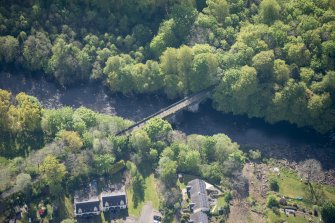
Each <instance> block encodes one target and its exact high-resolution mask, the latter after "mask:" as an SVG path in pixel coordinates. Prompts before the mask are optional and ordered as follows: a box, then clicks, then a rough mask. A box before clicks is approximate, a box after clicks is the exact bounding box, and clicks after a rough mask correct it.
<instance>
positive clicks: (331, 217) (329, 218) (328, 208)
mask: <svg viewBox="0 0 335 223" xmlns="http://www.w3.org/2000/svg"><path fill="white" fill-rule="evenodd" d="M321 216H322V220H323V221H324V222H325V223H334V222H335V204H334V203H332V202H329V201H328V202H326V203H324V204H323V205H322V208H321Z"/></svg>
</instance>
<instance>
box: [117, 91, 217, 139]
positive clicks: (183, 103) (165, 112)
mask: <svg viewBox="0 0 335 223" xmlns="http://www.w3.org/2000/svg"><path fill="white" fill-rule="evenodd" d="M211 89H212V88H209V89H206V90H203V91H200V92H198V93H196V94H193V95H191V96H189V97H185V98H184V99H182V100H180V101H178V102H176V103H174V104H172V105H170V106H168V107H166V108H163V109H161V110H160V111H158V112H156V113H154V114H152V115H150V116H148V117H146V118H144V119H143V120H141V121H139V122H137V123H135V124H133V125H131V126H129V127H128V128H127V129H125V130H122V131H120V132H118V133H117V134H116V135H123V134H128V133H130V132H132V131H133V130H135V129H137V128H140V127H142V126H143V125H145V124H146V123H147V121H149V120H150V119H151V118H154V117H159V118H162V119H164V118H167V117H169V116H170V115H172V114H174V113H176V112H178V111H180V110H183V109H185V108H187V107H188V106H190V105H193V104H197V103H199V102H201V101H202V100H204V99H205V98H207V97H208V93H209V92H210V91H211Z"/></svg>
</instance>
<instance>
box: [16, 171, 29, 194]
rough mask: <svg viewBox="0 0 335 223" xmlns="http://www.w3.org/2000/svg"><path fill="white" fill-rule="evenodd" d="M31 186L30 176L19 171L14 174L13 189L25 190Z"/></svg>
mask: <svg viewBox="0 0 335 223" xmlns="http://www.w3.org/2000/svg"><path fill="white" fill-rule="evenodd" d="M30 186H31V176H30V175H29V174H26V173H20V174H19V175H17V176H16V182H15V186H14V190H15V191H26V190H27V189H28V188H29V187H30Z"/></svg>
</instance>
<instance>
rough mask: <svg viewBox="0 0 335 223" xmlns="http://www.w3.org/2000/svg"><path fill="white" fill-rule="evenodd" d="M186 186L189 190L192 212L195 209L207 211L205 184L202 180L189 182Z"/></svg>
mask: <svg viewBox="0 0 335 223" xmlns="http://www.w3.org/2000/svg"><path fill="white" fill-rule="evenodd" d="M187 186H188V187H189V188H190V189H189V194H190V198H191V203H193V204H194V207H193V208H192V209H193V211H195V210H197V209H209V202H208V197H207V192H206V183H205V182H204V181H203V180H200V179H195V180H192V181H190V182H189V183H188V184H187Z"/></svg>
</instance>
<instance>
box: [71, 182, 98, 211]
mask: <svg viewBox="0 0 335 223" xmlns="http://www.w3.org/2000/svg"><path fill="white" fill-rule="evenodd" d="M99 204H100V203H99V197H98V187H97V183H96V181H93V182H92V183H90V184H89V185H88V186H87V187H85V188H84V189H82V190H78V191H76V192H75V196H74V206H75V210H76V214H80V212H81V213H87V212H96V211H100V207H99ZM79 209H81V211H80V210H79Z"/></svg>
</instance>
